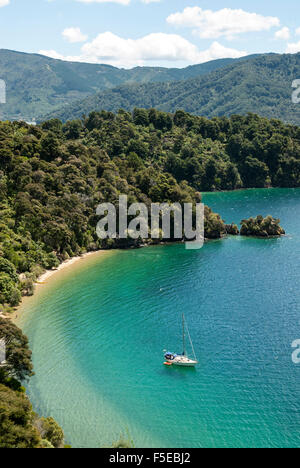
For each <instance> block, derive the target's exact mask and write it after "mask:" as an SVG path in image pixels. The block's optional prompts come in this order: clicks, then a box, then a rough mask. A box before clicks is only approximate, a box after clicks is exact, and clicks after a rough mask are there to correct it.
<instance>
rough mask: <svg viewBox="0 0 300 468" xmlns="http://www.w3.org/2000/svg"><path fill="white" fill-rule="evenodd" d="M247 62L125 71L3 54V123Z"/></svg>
mask: <svg viewBox="0 0 300 468" xmlns="http://www.w3.org/2000/svg"><path fill="white" fill-rule="evenodd" d="M250 58H251V57H250ZM245 59H247V58H241V59H221V60H213V61H211V62H208V63H203V64H200V65H194V66H190V67H187V68H184V69H176V68H171V69H168V68H162V67H136V68H133V69H131V70H125V69H118V68H115V67H112V66H109V65H95V64H87V63H77V62H66V61H62V60H55V59H52V58H49V57H45V56H42V55H38V54H25V53H22V52H15V51H10V50H0V79H2V80H5V81H6V84H7V103H6V105H5V106H1V109H0V113H1V115H2V117H3V118H4V119H9V120H19V119H21V120H25V121H32V120H33V119H37V118H39V117H40V116H41V115H45V114H46V113H48V112H51V111H53V110H54V109H56V108H58V107H61V106H65V105H68V104H71V103H74V102H75V101H78V100H82V99H83V98H86V97H87V96H90V95H94V94H95V93H97V92H100V91H103V90H105V89H110V88H113V87H115V86H120V85H122V84H125V83H149V82H158V81H159V82H164V81H177V80H185V79H188V78H193V77H195V76H200V75H203V74H207V73H209V72H211V71H212V70H216V69H218V68H222V67H225V66H227V65H228V64H230V63H233V62H235V61H238V60H245Z"/></svg>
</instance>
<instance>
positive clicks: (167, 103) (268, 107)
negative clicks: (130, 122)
mask: <svg viewBox="0 0 300 468" xmlns="http://www.w3.org/2000/svg"><path fill="white" fill-rule="evenodd" d="M295 79H300V54H295V55H288V54H286V55H276V54H269V55H263V56H259V57H255V58H252V59H248V60H240V61H237V62H234V63H233V64H230V65H227V66H226V67H224V68H221V69H219V70H216V71H212V72H211V73H209V74H205V75H204V76H199V77H197V78H193V79H189V80H184V81H180V82H172V83H151V84H140V85H129V86H121V87H117V88H114V89H112V90H109V91H105V92H103V93H100V94H98V95H97V96H92V97H90V98H87V99H85V100H83V101H81V102H76V103H75V104H73V105H70V106H66V107H62V108H61V110H60V111H58V112H55V113H53V114H51V115H48V116H47V118H49V117H54V116H55V117H58V118H60V119H62V120H64V121H66V120H68V119H74V118H80V117H81V116H82V115H83V114H85V115H87V114H89V113H90V112H91V111H93V110H102V109H105V110H110V111H114V112H116V111H117V110H118V109H119V108H123V109H126V110H132V109H133V108H134V107H145V108H151V107H156V108H159V109H160V110H163V111H167V112H175V111H176V110H177V109H183V110H185V111H186V112H190V113H193V114H196V115H203V116H206V117H214V116H223V115H225V116H230V115H233V114H243V115H244V114H246V113H248V112H255V113H258V114H260V115H261V116H264V117H268V118H278V119H281V120H283V121H285V122H287V123H292V124H297V125H300V105H299V104H298V105H296V104H293V102H292V98H291V96H292V91H293V90H292V87H291V86H292V82H293V81H294V80H295Z"/></svg>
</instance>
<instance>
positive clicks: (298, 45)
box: [286, 41, 300, 54]
mask: <svg viewBox="0 0 300 468" xmlns="http://www.w3.org/2000/svg"><path fill="white" fill-rule="evenodd" d="M298 52H300V41H299V42H294V43H289V44H288V45H287V48H286V53H287V54H297V53H298Z"/></svg>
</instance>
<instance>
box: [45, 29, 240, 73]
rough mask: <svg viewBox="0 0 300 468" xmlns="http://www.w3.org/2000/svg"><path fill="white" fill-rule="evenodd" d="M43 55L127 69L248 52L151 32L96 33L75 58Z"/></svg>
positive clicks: (204, 60) (48, 52)
mask: <svg viewBox="0 0 300 468" xmlns="http://www.w3.org/2000/svg"><path fill="white" fill-rule="evenodd" d="M40 53H41V54H43V55H48V56H50V57H53V58H60V59H65V60H72V61H80V62H90V63H106V64H110V65H114V66H117V67H125V68H130V67H134V66H137V65H140V66H141V65H145V64H147V62H183V63H189V64H195V63H203V62H208V61H209V60H213V59H219V58H225V57H226V58H229V57H230V58H237V57H242V56H244V55H247V52H246V51H240V50H236V49H231V48H227V47H224V46H222V45H221V44H219V43H218V42H213V43H212V44H211V46H210V47H209V48H208V49H207V50H204V51H201V50H199V49H198V47H197V46H196V45H194V44H192V43H191V42H189V41H188V40H187V39H185V38H183V37H181V36H179V35H177V34H164V33H154V34H149V35H147V36H144V37H142V38H140V39H124V38H122V37H119V36H117V35H115V34H113V33H111V32H105V33H102V34H99V35H98V36H97V37H96V38H95V39H94V40H93V41H91V42H87V43H86V44H84V45H83V46H82V48H81V55H80V56H77V57H63V56H62V55H60V54H59V53H57V52H56V51H53V50H50V51H46V50H43V51H40Z"/></svg>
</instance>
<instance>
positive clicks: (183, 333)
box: [182, 314, 186, 356]
mask: <svg viewBox="0 0 300 468" xmlns="http://www.w3.org/2000/svg"><path fill="white" fill-rule="evenodd" d="M182 341H183V356H185V355H186V352H185V329H184V314H182Z"/></svg>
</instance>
